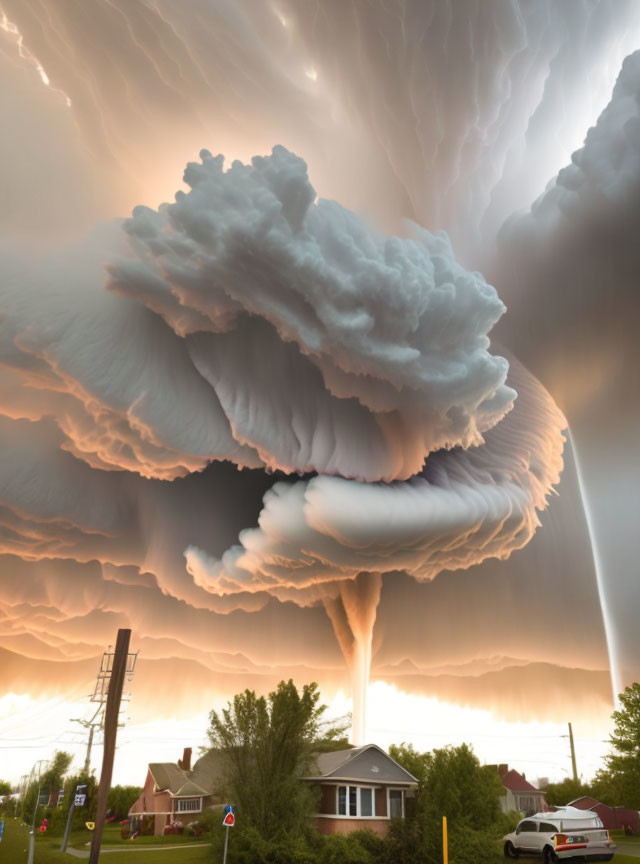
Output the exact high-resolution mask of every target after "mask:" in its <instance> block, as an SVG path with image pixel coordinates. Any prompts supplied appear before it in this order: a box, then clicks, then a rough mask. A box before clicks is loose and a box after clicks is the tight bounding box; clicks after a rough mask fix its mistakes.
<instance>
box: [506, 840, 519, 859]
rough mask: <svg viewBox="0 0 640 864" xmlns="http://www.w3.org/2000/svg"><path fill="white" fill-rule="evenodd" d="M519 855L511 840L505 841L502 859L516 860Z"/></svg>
mask: <svg viewBox="0 0 640 864" xmlns="http://www.w3.org/2000/svg"><path fill="white" fill-rule="evenodd" d="M519 855H520V853H519V852H518V850H517V849H516V847H515V846H514V845H513V843H512V842H511V840H507V842H506V843H505V844H504V857H505V858H518V857H519Z"/></svg>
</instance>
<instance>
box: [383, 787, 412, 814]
mask: <svg viewBox="0 0 640 864" xmlns="http://www.w3.org/2000/svg"><path fill="white" fill-rule="evenodd" d="M390 792H400V802H401V804H402V815H401V816H400V818H401V819H404V818H405V816H404V802H405V800H406V798H407V795H406V789H404V788H403V787H401V786H387V819H391V818H395V817H392V816H391V795H390V794H389V793H390Z"/></svg>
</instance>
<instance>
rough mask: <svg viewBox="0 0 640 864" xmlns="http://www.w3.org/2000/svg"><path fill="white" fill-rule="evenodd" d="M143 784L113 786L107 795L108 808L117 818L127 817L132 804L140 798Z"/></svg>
mask: <svg viewBox="0 0 640 864" xmlns="http://www.w3.org/2000/svg"><path fill="white" fill-rule="evenodd" d="M141 792H142V787H141V786H112V787H111V789H109V794H108V796H107V810H110V811H111V814H110V815H111V816H113V817H115V818H116V819H126V818H127V817H128V815H129V810H130V809H131V806H132V805H133V804H134V803H135V802H136V801H137V800H138V798H139V797H140V794H141Z"/></svg>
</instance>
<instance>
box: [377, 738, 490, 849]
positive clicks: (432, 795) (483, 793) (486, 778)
mask: <svg viewBox="0 0 640 864" xmlns="http://www.w3.org/2000/svg"><path fill="white" fill-rule="evenodd" d="M389 752H390V755H391V756H392V758H393V759H395V760H396V762H399V763H400V765H402V766H403V767H404V768H406V769H407V771H410V772H411V774H413V776H414V777H415V778H416V779H417V780H418V792H417V802H416V812H415V816H414V817H413V818H408V819H406V820H405V821H404V822H403V823H399V824H398V825H397V826H396V827H395V830H394V831H392V832H391V834H390V837H389V844H390V848H391V851H392V857H391V859H390V860H393V861H397V862H402V864H404V862H407V864H410V862H413V861H416V860H422V861H425V862H433V864H435V862H440V861H442V817H443V816H446V817H447V822H448V826H449V841H450V849H451V850H452V858H451V860H452V861H456V862H459V864H484V862H493V861H494V860H495V854H496V848H497V845H496V844H497V840H498V838H499V836H500V834H501V833H502V822H503V819H502V818H501V817H502V814H501V810H500V798H501V796H502V795H503V794H504V790H503V788H502V784H501V783H500V779H499V777H498V774H497V772H496V771H495V770H494V769H492V768H490V767H487V766H482V765H480V762H479V760H478V758H477V756H476V755H475V754H474V752H473V750H472V749H471V747H469V746H468V745H467V744H462V745H460V746H459V747H444V748H442V749H440V750H433V751H432V752H430V753H419V752H418V751H416V750H415V749H414V748H413V747H412V746H411V745H407V744H401V745H399V746H392V747H391V748H390V750H389ZM467 850H469V852H468V854H467ZM454 852H455V855H454V854H453V853H454Z"/></svg>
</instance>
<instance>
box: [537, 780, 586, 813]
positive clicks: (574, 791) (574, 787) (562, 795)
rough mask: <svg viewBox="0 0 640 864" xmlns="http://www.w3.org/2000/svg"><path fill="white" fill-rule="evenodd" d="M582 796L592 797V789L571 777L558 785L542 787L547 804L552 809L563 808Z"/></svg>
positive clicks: (552, 784) (549, 784)
mask: <svg viewBox="0 0 640 864" xmlns="http://www.w3.org/2000/svg"><path fill="white" fill-rule="evenodd" d="M583 795H593V789H592V787H591V786H589V785H587V784H586V783H581V782H580V781H579V780H574V779H573V778H572V777H565V778H564V780H561V781H560V783H548V784H547V785H546V786H545V787H544V797H545V798H546V801H547V804H551V805H552V806H554V807H563V806H565V805H566V804H569V803H570V802H571V801H575V800H576V798H582V797H583Z"/></svg>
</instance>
